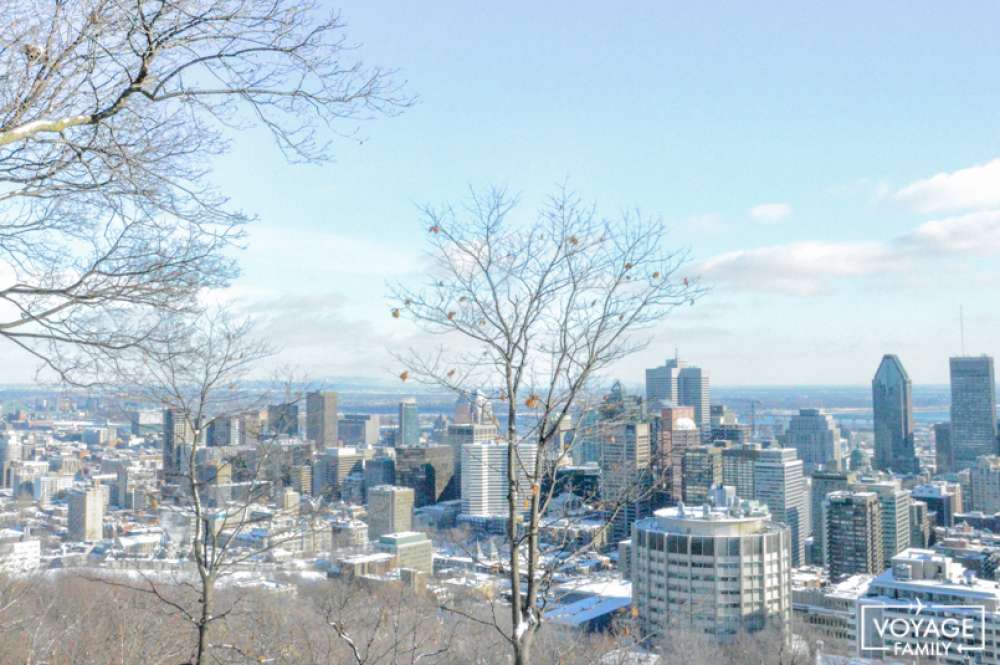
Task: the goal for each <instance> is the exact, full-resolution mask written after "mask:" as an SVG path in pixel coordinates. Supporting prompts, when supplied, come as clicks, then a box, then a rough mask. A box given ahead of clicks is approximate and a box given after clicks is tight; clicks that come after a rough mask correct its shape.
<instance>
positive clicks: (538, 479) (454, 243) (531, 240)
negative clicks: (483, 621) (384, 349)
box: [392, 189, 701, 665]
mask: <svg viewBox="0 0 1000 665" xmlns="http://www.w3.org/2000/svg"><path fill="white" fill-rule="evenodd" d="M516 204H517V201H516V199H515V198H513V197H511V196H510V195H508V194H507V193H506V192H504V191H502V190H492V191H489V192H487V193H485V194H477V193H473V195H472V197H471V201H470V202H469V203H468V204H467V205H465V206H464V207H462V208H460V209H455V208H452V207H444V208H441V209H435V208H431V207H427V208H424V210H423V214H424V217H425V219H426V223H427V224H428V233H429V238H430V260H431V262H432V267H431V274H430V275H429V277H430V284H429V286H427V287H426V288H412V287H410V286H407V285H398V286H396V287H395V288H394V290H393V292H392V296H393V299H394V300H395V301H396V306H395V307H394V308H393V310H392V314H393V316H395V317H397V318H399V317H404V316H405V317H407V318H409V319H412V320H413V321H415V322H416V323H417V324H418V325H419V326H420V327H421V328H423V329H424V330H426V331H429V332H432V333H441V334H445V335H449V336H451V337H452V338H453V340H454V341H452V342H448V343H450V344H451V345H452V348H453V349H456V348H457V349H458V350H457V351H452V352H449V351H446V350H444V347H442V350H440V351H438V352H436V353H433V354H429V355H428V354H422V353H419V352H416V351H410V352H409V353H407V354H404V355H402V356H400V357H399V359H400V360H401V361H402V362H404V363H405V365H406V369H405V371H404V372H403V373H402V374H401V378H403V379H404V380H406V379H408V378H410V377H411V376H412V377H413V378H414V379H416V380H420V381H426V382H430V383H434V384H438V385H441V386H446V387H448V388H451V389H453V390H455V391H460V392H461V391H468V390H470V389H471V388H473V387H478V386H487V387H491V388H493V389H494V390H495V393H494V396H495V397H496V399H498V400H500V401H501V402H503V403H504V405H505V409H504V411H505V413H503V415H504V416H505V421H506V422H505V425H506V427H505V431H504V435H503V438H504V439H505V441H506V443H507V450H508V453H507V462H508V463H507V465H506V466H507V485H508V492H507V508H508V513H507V533H506V539H507V542H508V543H509V545H510V551H509V558H508V565H507V568H506V570H505V574H506V575H507V576H508V578H509V580H510V586H511V602H510V608H509V611H510V623H509V624H507V625H506V626H504V625H502V624H500V623H496V622H494V623H495V625H496V628H497V630H498V631H501V632H502V633H503V635H504V637H505V639H506V641H507V642H508V643H509V645H510V648H511V650H512V654H513V659H514V662H515V663H516V664H517V665H526V664H527V663H529V662H531V660H532V657H531V653H532V643H533V639H534V637H535V635H536V634H537V632H538V630H539V628H540V626H541V624H542V610H541V605H540V600H541V599H540V596H541V592H542V585H543V584H544V582H545V581H544V580H543V579H541V578H540V573H541V565H542V563H541V547H540V539H539V524H540V520H541V518H542V516H543V515H544V514H545V513H546V511H547V509H548V506H549V503H550V501H551V500H552V492H551V491H550V492H548V493H547V494H543V493H542V492H541V486H542V481H543V479H544V474H545V472H546V469H547V458H548V456H547V455H546V451H547V449H548V448H549V447H550V446H552V445H554V443H553V442H554V441H556V440H557V437H558V435H559V428H560V423H562V422H563V418H564V417H566V416H568V415H570V414H571V413H573V409H574V406H575V405H576V404H577V400H578V399H579V398H580V397H581V396H582V395H584V394H585V391H586V390H587V387H588V385H589V381H590V380H591V379H592V378H593V377H594V376H595V374H596V373H598V372H600V371H602V370H604V369H607V368H608V367H610V366H612V365H613V364H614V363H615V362H617V361H619V360H621V359H622V358H624V357H625V356H627V355H629V354H631V353H633V352H635V351H637V350H638V349H640V348H642V347H643V345H644V343H645V340H644V339H642V338H640V337H637V336H636V333H637V332H641V331H643V330H648V329H649V328H650V327H651V326H652V325H654V324H656V323H657V322H659V321H661V320H662V319H663V318H664V317H665V316H666V315H668V314H669V313H670V312H671V311H673V310H674V309H675V308H677V307H679V306H681V305H686V304H689V303H690V304H693V303H694V301H695V299H696V298H697V297H698V296H699V295H700V294H701V289H700V288H699V287H698V286H697V284H696V283H695V281H694V280H693V279H689V278H688V277H685V276H683V275H682V274H681V272H680V271H681V268H682V267H683V266H684V264H685V262H686V259H687V254H686V252H684V251H673V252H670V251H665V249H664V236H665V229H664V226H663V225H662V223H660V222H659V221H656V220H650V219H646V218H644V217H642V216H641V215H640V214H639V213H629V214H625V215H624V216H622V217H621V219H618V220H608V219H604V218H602V217H600V216H599V215H598V214H597V213H596V211H595V210H594V209H593V208H592V207H588V206H586V205H584V204H583V203H582V202H581V201H580V199H579V198H578V197H577V196H575V195H573V194H572V193H570V192H568V191H566V190H565V189H562V190H560V191H558V192H557V193H556V194H555V195H554V196H552V197H551V198H550V199H549V200H548V202H547V204H546V205H545V206H544V207H543V208H542V209H541V210H540V212H539V214H538V217H537V219H536V220H534V221H531V222H527V223H521V224H519V223H517V222H516V221H515V220H514V219H512V217H513V216H514V211H515V209H516ZM459 340H461V341H459ZM522 420H524V421H527V422H522ZM526 444H533V446H534V448H535V450H536V451H537V452H536V453H535V454H534V456H533V457H532V456H531V455H529V454H522V451H525V450H527V446H526ZM525 478H526V479H527V481H526V484H527V486H525V480H524V479H525ZM522 585H523V587H522Z"/></svg>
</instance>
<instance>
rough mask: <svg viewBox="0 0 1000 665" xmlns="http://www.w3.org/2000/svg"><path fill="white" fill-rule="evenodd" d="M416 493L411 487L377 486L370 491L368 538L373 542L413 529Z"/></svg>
mask: <svg viewBox="0 0 1000 665" xmlns="http://www.w3.org/2000/svg"><path fill="white" fill-rule="evenodd" d="M413 501H414V493H413V490H412V489H411V488H409V487H397V486H395V485H377V486H375V487H372V488H370V489H369V490H368V536H369V538H371V539H372V540H374V539H376V538H380V537H382V536H384V535H385V534H387V533H397V532H400V531H409V530H410V529H411V528H413Z"/></svg>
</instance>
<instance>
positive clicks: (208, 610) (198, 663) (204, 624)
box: [192, 579, 215, 665]
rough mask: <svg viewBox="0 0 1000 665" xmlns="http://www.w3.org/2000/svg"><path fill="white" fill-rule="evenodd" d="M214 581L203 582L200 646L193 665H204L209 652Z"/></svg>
mask: <svg viewBox="0 0 1000 665" xmlns="http://www.w3.org/2000/svg"><path fill="white" fill-rule="evenodd" d="M214 587H215V584H214V580H211V579H205V580H203V581H202V594H201V616H199V617H198V646H197V650H196V652H195V657H194V662H193V663H192V665H204V663H205V652H206V651H207V650H208V625H209V623H211V621H212V605H213V601H214V594H215V588H214Z"/></svg>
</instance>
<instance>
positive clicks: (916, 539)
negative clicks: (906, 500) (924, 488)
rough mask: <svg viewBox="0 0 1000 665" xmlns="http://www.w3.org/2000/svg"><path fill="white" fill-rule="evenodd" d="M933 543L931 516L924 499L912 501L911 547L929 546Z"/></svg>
mask: <svg viewBox="0 0 1000 665" xmlns="http://www.w3.org/2000/svg"><path fill="white" fill-rule="evenodd" d="M930 544H931V518H930V514H929V513H928V510H927V504H926V503H924V502H923V501H912V502H911V503H910V547H920V548H923V547H929V546H930Z"/></svg>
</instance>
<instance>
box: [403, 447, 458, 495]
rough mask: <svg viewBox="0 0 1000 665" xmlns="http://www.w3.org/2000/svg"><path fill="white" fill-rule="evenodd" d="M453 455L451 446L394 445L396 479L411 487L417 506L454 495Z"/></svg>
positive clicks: (455, 491)
mask: <svg viewBox="0 0 1000 665" xmlns="http://www.w3.org/2000/svg"><path fill="white" fill-rule="evenodd" d="M454 455H455V451H454V449H453V448H452V447H451V446H417V447H408V448H396V483H397V484H399V485H404V486H406V487H412V488H413V491H414V492H415V493H416V497H415V505H416V507H417V508H420V507H422V506H426V505H428V504H432V503H437V502H438V501H445V500H447V499H451V498H454V497H455V495H456V494H457V488H455V487H454V483H453V478H454V476H455V460H454Z"/></svg>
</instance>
